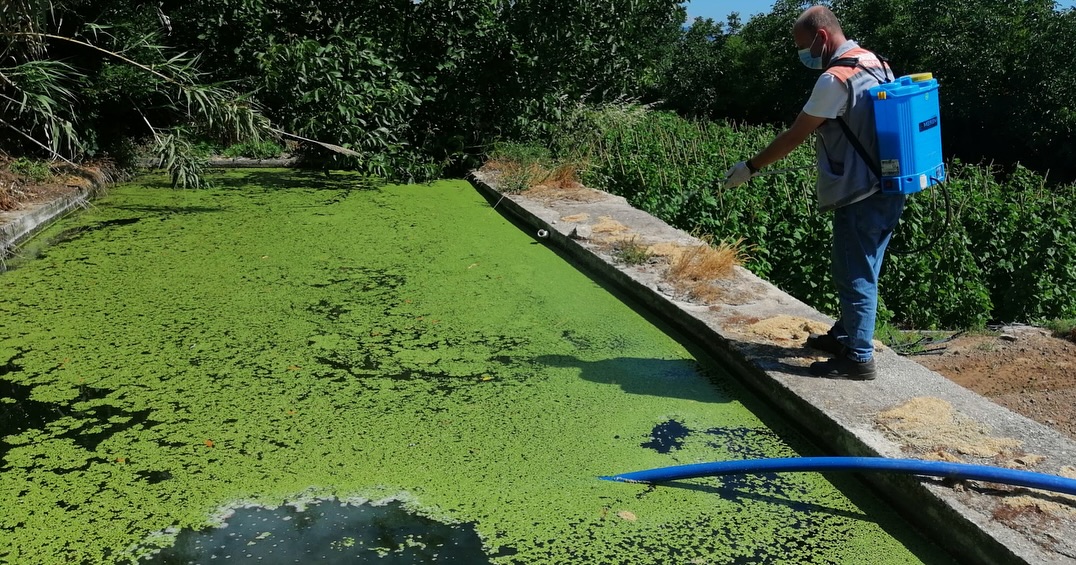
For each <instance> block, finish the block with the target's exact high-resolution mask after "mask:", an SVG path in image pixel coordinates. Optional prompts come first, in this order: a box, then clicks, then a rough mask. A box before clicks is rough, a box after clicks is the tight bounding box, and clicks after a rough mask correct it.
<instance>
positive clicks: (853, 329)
mask: <svg viewBox="0 0 1076 565" xmlns="http://www.w3.org/2000/svg"><path fill="white" fill-rule="evenodd" d="M792 37H793V39H794V40H795V42H796V47H797V48H798V49H799V55H800V60H801V61H802V62H803V64H804V65H806V66H807V67H808V68H811V69H824V72H823V73H822V76H821V77H820V78H819V79H818V81H817V82H816V83H815V86H814V90H813V91H812V93H811V97H810V99H808V100H807V104H806V105H805V106H804V107H803V111H801V112H800V114H799V116H797V117H796V120H795V121H794V122H793V123H792V125H791V126H790V127H789V128H788V129H787V130H785V131H783V132H781V133H780V134H779V135H778V136H777V137H776V138H774V140H773V141H772V142H770V144H769V145H768V146H766V148H765V149H763V150H762V151H760V152H759V153H758V154H756V155H755V156H753V157H751V158H750V159H748V160H746V161H742V162H740V163H737V164H736V165H735V166H734V167H732V169H730V170H729V171H728V173H726V175H725V185H724V186H725V187H726V188H731V187H735V186H739V185H741V184H743V183H745V182H747V181H748V180H750V179H751V177H753V176H754V175H756V174H757V173H758V171H759V169H762V168H763V167H765V166H767V165H769V164H771V163H774V162H775V161H778V160H780V159H782V158H784V157H785V156H786V155H788V153H789V152H791V151H792V150H793V149H795V148H796V147H797V146H798V145H799V144H801V143H803V141H804V140H806V139H807V137H808V136H809V135H810V134H811V133H816V132H817V133H818V134H819V135H818V137H817V139H816V143H815V145H816V149H817V151H818V181H817V184H816V193H817V198H818V207H819V210H821V211H823V212H826V211H832V212H833V243H832V245H833V249H832V260H833V265H832V272H833V280H834V283H835V284H836V287H837V295H838V298H839V299H840V317H839V318H838V319H837V322H836V323H835V324H834V325H833V327H832V328H830V330H829V332H827V333H825V334H821V335H812V336H810V337H808V338H807V344H806V345H807V347H811V348H814V349H818V350H821V351H826V352H828V353H831V354H833V355H834V357H833V358H832V359H829V360H826V361H819V362H815V363H813V364H811V367H810V373H811V374H812V375H814V376H817V377H828V378H843V379H854V380H871V379H874V378H875V376H876V374H877V372H876V370H875V366H874V346H873V338H874V323H875V317H876V314H877V310H878V274H879V272H880V271H881V268H882V258H883V256H884V255H885V248H886V245H888V243H889V239H890V236H892V234H893V230H894V229H895V228H896V226H897V221H898V220H899V219H900V215H901V213H902V212H903V211H904V195H902V194H896V195H891V194H885V193H882V192H881V191H880V189H879V179H878V173H877V172H876V171H877V161H878V150H877V146H878V139H877V134H876V133H875V129H874V112H873V107H872V105H871V104H872V102H871V100H870V99H869V93H868V89H870V88H871V87H873V86H875V85H877V84H880V83H881V82H885V81H888V80H892V78H893V77H892V74H891V72H890V71H889V70H888V69H887V66H886V65H885V63H884V62H883V61H881V60H879V59H878V57H877V56H875V55H874V54H873V53H871V52H869V51H867V50H865V49H863V48H861V47H859V46H858V45H857V44H856V42H854V41H849V40H848V39H846V38H845V36H844V32H843V31H842V30H841V25H840V23H839V22H838V21H837V18H836V16H834V15H833V12H832V11H830V10H829V8H826V7H825V6H813V7H811V8H808V9H807V10H806V11H804V12H803V14H801V15H800V17H799V18H798V19H797V20H796V23H795V25H794V26H793V27H792ZM841 121H843V122H844V124H843V125H842V124H841ZM857 142H858V143H859V145H860V147H859V148H858V149H857V148H856V146H855V145H856V143H857ZM864 153H865V154H866V155H867V156H869V157H870V158H871V160H873V163H872V162H870V161H869V160H868V159H866V158H864V155H863V154H864Z"/></svg>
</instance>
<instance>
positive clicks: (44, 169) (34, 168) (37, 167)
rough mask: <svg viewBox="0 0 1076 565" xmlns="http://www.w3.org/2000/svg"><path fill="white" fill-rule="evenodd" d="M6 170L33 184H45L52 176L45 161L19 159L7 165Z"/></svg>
mask: <svg viewBox="0 0 1076 565" xmlns="http://www.w3.org/2000/svg"><path fill="white" fill-rule="evenodd" d="M8 170H10V171H11V172H12V173H14V174H16V175H19V176H20V177H23V178H26V179H29V180H31V181H33V182H45V181H46V180H48V179H49V177H51V176H52V172H51V171H50V170H49V164H48V162H47V161H40V160H36V159H27V158H26V157H19V158H18V159H15V160H14V161H12V162H11V164H9V165H8Z"/></svg>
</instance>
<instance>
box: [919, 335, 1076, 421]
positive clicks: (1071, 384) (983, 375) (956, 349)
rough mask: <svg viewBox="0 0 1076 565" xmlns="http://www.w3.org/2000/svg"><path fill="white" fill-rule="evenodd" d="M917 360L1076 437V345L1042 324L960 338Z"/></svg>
mask: <svg viewBox="0 0 1076 565" xmlns="http://www.w3.org/2000/svg"><path fill="white" fill-rule="evenodd" d="M927 349H928V350H929V349H931V348H929V347H928V348H927ZM912 358H913V359H914V360H915V361H918V362H919V363H920V364H922V365H924V366H925V367H927V368H929V369H931V370H933V371H936V372H938V373H940V374H942V375H944V376H945V377H947V378H949V379H950V380H952V381H954V382H956V383H957V384H959V385H961V386H963V387H965V388H968V389H971V390H973V391H975V392H977V393H979V394H981V395H983V396H985V397H987V398H990V399H991V400H993V401H994V402H996V403H998V404H1000V405H1002V406H1004V407H1006V408H1008V409H1010V410H1012V411H1013V412H1017V413H1019V414H1023V415H1024V416H1027V417H1028V418H1031V419H1032V420H1035V421H1037V422H1039V423H1042V424H1045V425H1047V426H1050V427H1052V428H1054V429H1057V430H1058V431H1060V432H1062V433H1064V434H1066V435H1068V436H1069V437H1070V438H1073V439H1076V343H1073V342H1071V341H1068V340H1065V339H1060V338H1057V337H1052V336H1051V335H1050V333H1049V332H1048V331H1047V330H1043V329H1041V328H1033V327H1028V326H1018V327H1012V328H1006V329H1005V330H1004V331H1003V332H1002V333H1001V335H977V336H964V337H959V338H957V339H954V340H953V341H949V342H946V343H944V344H942V345H939V346H938V347H937V349H936V350H934V351H930V352H929V353H928V354H922V355H915V356H913V357H912Z"/></svg>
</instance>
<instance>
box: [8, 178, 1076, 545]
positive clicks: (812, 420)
mask: <svg viewBox="0 0 1076 565" xmlns="http://www.w3.org/2000/svg"><path fill="white" fill-rule="evenodd" d="M221 166H223V165H221ZM468 180H470V181H471V183H472V185H473V186H474V187H475V188H476V189H477V190H478V191H479V192H480V193H481V194H482V195H483V196H484V197H485V198H486V200H487V201H488V202H489V203H490V205H491V206H493V208H494V210H496V211H497V212H499V213H501V214H504V215H507V216H509V217H511V218H512V219H513V220H514V221H515V222H516V223H517V225H521V226H524V227H525V229H527V230H530V231H531V233H532V235H534V236H535V237H536V241H541V242H543V243H546V244H549V245H552V246H554V247H555V248H557V249H558V250H560V251H561V252H562V253H563V254H565V255H567V256H568V257H570V258H571V259H572V260H573V261H575V262H576V263H577V265H578V266H580V267H581V268H582V269H583V270H584V271H588V272H590V273H591V275H592V276H594V277H595V278H599V279H602V280H604V281H606V282H608V283H610V284H612V285H613V286H615V287H617V288H618V289H619V290H620V291H622V292H623V293H624V294H626V295H627V296H629V297H630V298H631V299H632V300H634V301H635V302H636V303H637V304H639V305H640V306H643V307H645V308H646V309H648V310H649V311H650V313H651V314H652V315H654V316H656V317H659V318H661V319H662V320H663V321H664V322H665V323H667V324H669V325H670V326H671V327H673V328H675V329H676V331H678V332H680V333H681V334H682V335H683V336H684V337H686V338H687V339H690V340H691V341H692V342H693V345H694V346H695V347H696V348H698V349H701V350H702V351H704V352H705V353H707V354H708V355H710V356H711V357H713V358H714V359H715V360H717V361H719V362H720V363H721V364H722V365H723V366H724V368H725V370H727V371H728V372H729V373H730V374H732V375H733V376H734V377H735V378H736V379H737V380H738V381H739V382H741V383H742V384H743V385H745V386H746V387H747V388H748V389H750V390H752V391H753V392H754V393H756V394H757V395H759V396H760V397H762V398H764V399H765V400H766V401H768V402H769V403H770V404H771V405H773V406H774V407H776V409H777V410H778V411H779V412H780V413H781V414H782V415H783V416H784V417H785V418H787V420H788V421H790V422H793V423H795V424H797V425H798V426H800V427H802V428H803V431H804V433H806V434H807V435H808V436H809V437H811V438H812V439H814V440H815V441H816V442H817V443H818V444H819V445H820V446H821V447H823V448H824V449H826V450H828V451H830V452H831V453H833V454H836V455H849V456H882V457H891V458H899V457H908V456H909V454H908V452H907V451H906V448H907V447H908V446H905V445H903V444H901V443H899V442H897V441H894V440H893V439H892V438H891V437H890V436H887V435H886V434H885V433H884V432H883V431H882V430H880V429H879V428H878V426H877V425H876V423H875V416H876V415H877V414H878V413H879V412H880V411H883V410H887V409H890V408H892V407H894V406H897V405H900V404H901V403H903V402H907V401H908V400H911V399H913V398H918V397H934V398H938V399H942V400H944V401H945V402H947V403H949V404H951V405H952V407H953V409H954V411H956V412H958V413H959V414H961V415H963V416H965V417H968V418H971V419H972V420H974V421H975V422H977V423H980V424H981V425H982V426H984V427H985V428H986V429H988V430H990V432H991V433H992V434H993V435H995V436H1000V437H1004V438H1010V439H1014V440H1017V441H1019V442H1020V444H1021V447H1022V448H1023V450H1024V451H1025V452H1026V453H1029V454H1038V455H1043V456H1045V459H1044V460H1043V461H1042V462H1041V463H1039V464H1037V465H1035V466H1034V468H1033V469H1032V470H1035V471H1039V472H1043V473H1052V474H1058V473H1059V470H1060V469H1061V468H1062V467H1063V466H1065V465H1069V466H1072V465H1076V442H1073V441H1072V440H1070V439H1068V438H1067V437H1065V436H1063V435H1062V434H1060V433H1059V432H1057V431H1055V430H1053V429H1051V428H1048V427H1046V426H1043V425H1041V424H1039V423H1037V422H1034V421H1032V420H1029V419H1027V418H1025V417H1023V416H1021V415H1019V414H1016V413H1014V412H1011V411H1009V410H1007V409H1005V408H1003V407H1001V406H999V405H997V404H995V403H993V402H991V401H990V400H988V399H986V398H984V397H982V396H979V395H977V394H975V393H973V392H971V391H968V390H967V389H964V388H962V387H960V386H959V385H956V384H955V383H953V382H951V381H949V380H948V379H946V378H945V377H943V376H941V375H939V374H937V373H935V372H933V371H930V370H928V369H926V368H925V367H923V366H922V365H919V364H918V363H916V362H915V361H913V360H910V359H907V358H903V357H901V356H899V355H897V354H896V353H894V352H892V351H890V350H887V349H885V350H882V351H879V352H878V356H877V358H878V364H879V371H880V375H879V378H878V380H876V381H872V382H867V383H858V382H847V381H829V380H822V379H812V378H807V377H805V376H804V374H805V370H804V368H805V366H806V364H808V363H809V362H810V360H811V359H810V358H809V357H808V355H809V354H808V353H807V352H806V350H803V349H802V348H800V347H799V344H797V343H792V342H787V343H776V342H775V341H774V340H768V339H766V338H763V337H761V336H760V335H757V334H754V333H752V332H750V331H747V330H745V326H746V325H747V323H749V322H750V321H756V320H765V319H768V318H772V317H775V316H793V317H798V318H804V319H808V320H813V321H817V322H821V323H824V324H827V323H831V322H832V320H831V319H829V318H827V317H826V316H824V315H822V314H821V313H819V312H818V311H816V310H814V309H813V308H810V307H809V306H807V305H805V304H803V303H802V302H800V301H798V300H796V299H794V298H792V297H791V296H789V295H787V294H785V293H784V292H782V291H780V290H779V289H777V288H776V287H774V286H773V285H771V284H769V283H767V282H766V281H764V280H762V279H760V278H758V277H756V276H754V275H752V274H751V273H750V272H748V271H747V270H745V269H737V272H736V275H735V276H734V277H733V279H730V280H729V281H723V282H722V284H723V285H724V286H725V288H723V290H724V292H723V296H724V297H725V298H724V299H722V300H721V303H720V304H705V305H704V304H697V303H692V302H687V301H683V300H681V299H678V298H677V297H676V293H675V292H673V291H672V290H671V289H670V285H669V284H668V283H666V282H664V281H663V278H662V273H661V272H659V271H658V270H657V269H655V268H654V267H647V266H628V265H623V264H618V262H617V261H616V259H615V258H614V256H613V255H612V252H611V251H610V249H609V248H608V246H607V245H604V244H602V243H601V242H600V241H596V240H595V239H593V238H591V237H590V236H591V235H593V234H592V233H590V232H591V230H590V222H593V221H595V220H598V219H599V218H602V217H608V218H610V219H613V220H615V221H616V222H619V223H620V224H622V225H623V226H625V227H626V228H627V229H628V230H629V232H628V233H630V234H634V235H636V236H637V237H638V239H639V241H640V242H642V243H645V244H647V245H654V244H657V243H671V244H675V245H681V246H693V245H699V244H700V243H701V241H700V240H699V239H697V238H694V237H692V236H690V235H688V234H687V233H685V232H683V231H681V230H677V229H675V228H672V227H671V226H669V225H667V224H665V223H664V222H662V221H660V220H658V219H656V218H654V217H653V216H651V215H649V214H647V213H645V212H642V211H640V210H637V209H634V208H632V207H631V206H630V205H629V204H628V203H627V202H626V201H625V200H624V199H623V198H620V197H615V196H611V195H608V194H605V193H601V192H598V191H593V192H594V194H595V195H596V196H597V198H595V199H594V200H593V201H579V200H549V199H547V198H546V199H542V200H539V199H536V198H529V197H527V196H523V195H506V194H502V193H500V192H499V191H498V190H497V189H496V188H495V182H494V181H493V180H492V179H488V178H485V177H483V176H482V175H480V174H477V173H476V174H473V175H471V176H470V178H469V179H468ZM104 184H105V183H104V181H103V179H98V180H93V181H91V186H90V187H89V188H85V189H79V190H78V191H77V192H76V193H74V194H72V195H70V196H67V197H64V198H59V199H57V200H55V201H52V202H49V203H44V204H41V205H38V206H34V207H32V208H30V209H26V210H20V211H15V212H5V213H3V214H0V251H2V252H3V253H4V256H7V255H8V254H9V252H10V251H11V250H13V249H15V248H17V247H18V246H19V245H21V244H22V243H23V242H25V241H26V240H28V239H30V238H31V237H33V235H34V234H36V233H38V232H39V231H40V230H41V229H43V228H44V227H46V226H47V225H49V224H50V223H52V222H53V221H54V220H56V219H58V218H60V217H63V216H64V215H66V214H68V213H70V212H71V211H73V210H76V209H78V208H84V207H86V206H88V205H89V202H90V201H91V199H92V198H93V196H95V195H96V193H98V192H99V191H100V190H101V189H102V188H103V186H104ZM584 215H585V218H588V219H589V221H588V220H584V219H582V218H584ZM569 218H580V219H579V220H578V221H570V220H569ZM538 230H546V231H547V232H548V235H547V237H545V238H538V237H537V235H536V234H537V232H538ZM635 470H641V469H619V468H617V469H612V468H611V469H609V470H608V472H609V473H610V474H612V473H621V472H629V471H635ZM859 476H860V478H861V479H863V480H864V481H865V482H867V483H868V484H870V485H871V486H872V487H873V488H874V489H875V490H876V491H877V492H878V493H879V494H880V495H881V496H883V497H884V498H886V499H887V500H888V501H889V502H890V503H891V504H893V505H894V506H895V507H896V508H898V509H899V510H901V512H902V513H903V514H904V515H905V516H906V518H907V519H909V521H911V522H913V523H915V524H917V525H918V527H919V528H920V529H921V530H922V531H923V532H924V533H925V534H926V535H927V536H929V537H931V538H932V539H934V541H935V542H936V543H938V544H940V545H941V546H943V547H947V548H950V549H951V550H952V551H953V553H954V554H955V555H956V556H958V557H959V558H960V559H961V560H962V561H966V562H974V563H1006V564H1008V563H1072V562H1073V560H1074V559H1076V557H1074V556H1073V555H1070V554H1069V553H1067V552H1061V551H1057V550H1056V548H1055V547H1051V545H1050V544H1049V543H1043V540H1042V539H1041V536H1040V539H1038V540H1036V539H1033V538H1032V537H1030V536H1029V535H1026V534H1025V533H1022V532H1020V531H1017V530H1016V529H1013V528H1012V527H1010V526H1009V525H1006V524H1004V523H1002V522H1000V521H998V520H997V519H995V518H994V515H995V512H997V511H998V509H999V503H998V499H999V496H998V494H997V493H996V492H993V491H992V490H991V489H990V488H985V489H976V488H954V485H951V484H949V483H946V482H944V481H938V480H927V479H920V478H917V477H916V476H912V475H892V474H884V473H872V474H863V475H859ZM595 480H596V481H597V480H599V479H598V478H597V477H595ZM1063 503H1065V504H1067V505H1068V506H1069V507H1072V506H1074V503H1073V502H1071V499H1066V500H1065V501H1063ZM1054 526H1056V527H1055V530H1054V531H1051V532H1047V538H1049V536H1050V535H1054V536H1057V537H1058V538H1059V539H1060V540H1065V539H1070V540H1071V539H1076V520H1073V519H1071V518H1069V519H1067V520H1061V521H1060V523H1059V524H1054ZM1058 528H1059V530H1058ZM1057 545H1061V546H1064V544H1063V543H1058V544H1057ZM1062 549H1064V548H1062Z"/></svg>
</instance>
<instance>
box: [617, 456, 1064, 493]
mask: <svg viewBox="0 0 1076 565" xmlns="http://www.w3.org/2000/svg"><path fill="white" fill-rule="evenodd" d="M782 471H784V472H790V471H791V472H794V471H808V472H824V471H888V472H891V473H907V474H911V475H929V476H934V477H944V478H948V479H970V480H975V481H989V482H992V483H1001V484H1006V485H1014V486H1022V487H1030V488H1036V489H1041V490H1046V491H1051V492H1059V493H1064V494H1072V495H1076V479H1069V478H1065V477H1059V476H1057V475H1047V474H1045V473H1036V472H1033V471H1019V470H1016V469H1005V468H1001V467H989V466H986V465H970V464H967V463H948V462H944V461H921V460H918V459H888V458H884V457H794V458H784V459H755V460H749V461H715V462H713V463H696V464H694V465H678V466H675V467H662V468H659V469H650V470H647V471H635V472H633V473H624V474H621V475H613V476H607V477H601V479H602V480H605V481H620V482H626V483H661V482H665V481H675V480H679V479H694V478H697V477H709V476H714V475H738V474H743V473H775V472H782Z"/></svg>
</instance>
